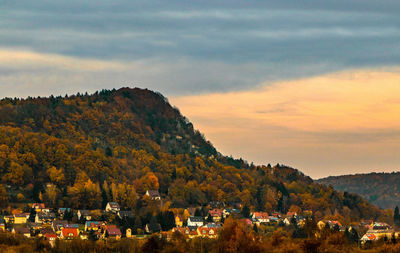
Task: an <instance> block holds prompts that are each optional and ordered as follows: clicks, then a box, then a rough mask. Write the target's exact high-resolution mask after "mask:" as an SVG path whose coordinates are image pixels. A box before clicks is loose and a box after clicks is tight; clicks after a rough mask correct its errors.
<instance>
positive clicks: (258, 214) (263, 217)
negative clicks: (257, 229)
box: [251, 212, 269, 223]
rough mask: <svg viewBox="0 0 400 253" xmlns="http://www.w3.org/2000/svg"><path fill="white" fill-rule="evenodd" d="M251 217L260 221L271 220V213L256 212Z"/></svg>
mask: <svg viewBox="0 0 400 253" xmlns="http://www.w3.org/2000/svg"><path fill="white" fill-rule="evenodd" d="M251 218H253V219H255V220H256V221H257V222H259V223H266V222H269V215H268V213H267V212H254V213H253V215H252V216H251Z"/></svg>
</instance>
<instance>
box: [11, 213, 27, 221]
mask: <svg viewBox="0 0 400 253" xmlns="http://www.w3.org/2000/svg"><path fill="white" fill-rule="evenodd" d="M28 218H29V213H19V214H14V224H26V222H27V220H28Z"/></svg>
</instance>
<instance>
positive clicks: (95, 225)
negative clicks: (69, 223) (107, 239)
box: [85, 221, 104, 231]
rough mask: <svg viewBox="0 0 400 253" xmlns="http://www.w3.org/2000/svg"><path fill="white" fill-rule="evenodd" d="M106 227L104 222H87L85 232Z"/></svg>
mask: <svg viewBox="0 0 400 253" xmlns="http://www.w3.org/2000/svg"><path fill="white" fill-rule="evenodd" d="M103 225H104V223H103V222H102V221H86V222H85V231H88V230H89V231H90V230H93V231H97V230H99V229H100V228H101V227H102V226H103Z"/></svg>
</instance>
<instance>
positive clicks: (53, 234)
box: [44, 233, 57, 239]
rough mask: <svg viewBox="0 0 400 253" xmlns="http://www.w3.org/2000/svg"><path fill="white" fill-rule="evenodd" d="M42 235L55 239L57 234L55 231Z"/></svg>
mask: <svg viewBox="0 0 400 253" xmlns="http://www.w3.org/2000/svg"><path fill="white" fill-rule="evenodd" d="M44 236H45V237H46V238H47V239H51V238H53V239H57V234H55V233H49V234H45V235H44Z"/></svg>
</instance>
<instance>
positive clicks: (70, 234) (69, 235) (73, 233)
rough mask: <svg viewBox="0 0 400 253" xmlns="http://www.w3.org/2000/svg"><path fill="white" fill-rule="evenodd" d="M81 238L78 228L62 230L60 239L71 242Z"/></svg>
mask: <svg viewBox="0 0 400 253" xmlns="http://www.w3.org/2000/svg"><path fill="white" fill-rule="evenodd" d="M78 237H79V229H78V228H64V229H63V230H61V236H60V238H62V239H65V240H70V239H74V238H78Z"/></svg>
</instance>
